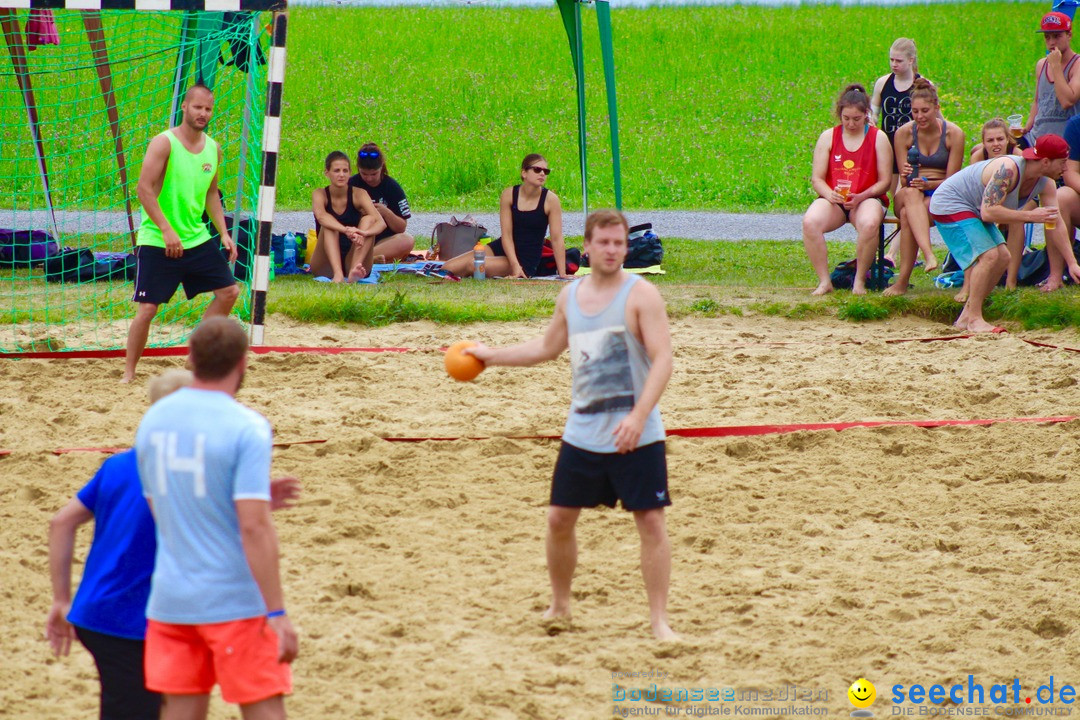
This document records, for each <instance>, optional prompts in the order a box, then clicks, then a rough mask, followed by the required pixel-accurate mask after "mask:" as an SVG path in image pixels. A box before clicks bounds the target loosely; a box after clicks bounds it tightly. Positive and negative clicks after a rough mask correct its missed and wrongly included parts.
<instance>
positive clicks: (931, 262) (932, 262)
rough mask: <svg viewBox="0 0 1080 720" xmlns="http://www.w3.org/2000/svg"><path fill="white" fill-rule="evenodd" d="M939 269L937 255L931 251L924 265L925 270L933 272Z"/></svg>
mask: <svg viewBox="0 0 1080 720" xmlns="http://www.w3.org/2000/svg"><path fill="white" fill-rule="evenodd" d="M937 269H938V259H937V255H934V253H930V257H928V258H926V264H925V265H923V272H925V273H931V272H934V271H935V270H937Z"/></svg>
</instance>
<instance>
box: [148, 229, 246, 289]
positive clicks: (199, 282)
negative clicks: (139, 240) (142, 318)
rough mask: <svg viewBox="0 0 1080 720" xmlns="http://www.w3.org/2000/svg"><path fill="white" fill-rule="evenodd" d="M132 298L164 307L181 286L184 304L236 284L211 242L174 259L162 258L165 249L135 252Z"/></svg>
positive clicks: (149, 247)
mask: <svg viewBox="0 0 1080 720" xmlns="http://www.w3.org/2000/svg"><path fill="white" fill-rule="evenodd" d="M135 256H136V258H137V265H136V271H135V296H134V297H133V298H132V300H134V301H135V302H137V303H151V304H153V305H164V304H165V303H167V302H169V300H171V299H172V296H173V295H174V294H175V293H176V288H178V287H179V286H180V285H181V284H183V286H184V293H185V294H186V295H187V297H188V300H190V299H191V298H193V297H195V296H196V295H198V294H200V293H204V292H210V291H212V290H220V289H221V288H224V287H229V286H230V285H235V284H236V278H235V277H233V274H232V270H230V269H229V262H228V260H226V259H225V256H224V255H223V254H222V253H221V247H220V246H219V244H218V243H217V242H215V241H213V240H208V241H206V242H204V243H202V244H201V245H196V246H195V247H193V248H191V249H190V250H184V254H183V255H181V256H180V257H178V258H171V257H166V256H165V248H160V247H156V246H154V245H140V246H139V247H138V248H136V252H135Z"/></svg>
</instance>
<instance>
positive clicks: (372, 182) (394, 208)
mask: <svg viewBox="0 0 1080 720" xmlns="http://www.w3.org/2000/svg"><path fill="white" fill-rule="evenodd" d="M356 167H357V170H358V171H359V172H357V173H356V175H353V176H352V177H351V178H349V185H351V186H352V187H356V188H360V189H361V190H365V191H367V194H368V195H369V196H370V197H371V201H372V202H374V203H375V209H376V210H378V211H379V214H380V215H381V216H382V219H383V220H384V221H385V222H386V229H385V230H383V231H382V232H381V233H379V234H378V236H377V237H376V238H375V250H374V259H375V262H393V261H395V260H404V259H405V258H407V257H408V256H409V253H411V252H412V249H413V237H412V235H408V234H406V233H405V226H406V224H407V223H408V221H409V218H410V217H412V212H411V211H410V210H409V200H408V198H406V197H405V191H404V190H402V189H401V185H399V184H398V181H397V180H395V179H394V178H392V177H390V175H388V174H387V172H386V156H385V155H383V152H382V150H380V149H379V146H378V145H376V144H375V143H364V144H363V145H361V146H360V150H359V151H358V152H357V153H356ZM380 256H381V257H380Z"/></svg>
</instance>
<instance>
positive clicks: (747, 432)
mask: <svg viewBox="0 0 1080 720" xmlns="http://www.w3.org/2000/svg"><path fill="white" fill-rule="evenodd" d="M1077 419H1080V416H1076V415H1057V416H1053V417H1018V418H993V419H979V420H860V421H856V422H831V423H791V424H788V425H724V426H719V427H704V428H676V429H674V430H668V431H667V434H668V436H669V437H670V436H677V437H749V436H753V435H777V434H784V433H793V432H801V431H804V430H836V431H837V432H840V431H842V430H850V429H851V428H878V427H899V426H907V427H921V428H939V427H955V426H986V425H996V424H998V423H1063V422H1069V421H1070V420H1077ZM560 437H561V436H560V435H477V436H473V437H384V438H382V440H385V441H386V442H408V443H419V442H452V441H454V440H558V439H559V438H560ZM324 442H326V440H323V439H314V440H292V441H288V442H276V443H274V447H291V446H293V445H318V444H321V443H324ZM124 450H127V448H111V447H97V448H95V447H76V448H59V449H57V450H53V451H52V452H53V454H54V455H65V454H67V453H76V452H100V453H117V452H123V451H124ZM10 452H11V451H10V450H0V455H3V454H9V453H10Z"/></svg>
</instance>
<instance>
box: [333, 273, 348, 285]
mask: <svg viewBox="0 0 1080 720" xmlns="http://www.w3.org/2000/svg"><path fill="white" fill-rule="evenodd" d="M331 279H332V280H333V281H334V282H336V283H339V282H345V276H344V275H342V274H341V273H338V274H337V275H335V276H334V277H333V278H331Z"/></svg>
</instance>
